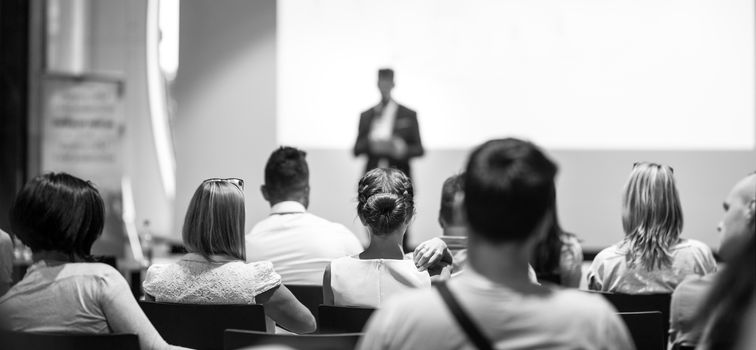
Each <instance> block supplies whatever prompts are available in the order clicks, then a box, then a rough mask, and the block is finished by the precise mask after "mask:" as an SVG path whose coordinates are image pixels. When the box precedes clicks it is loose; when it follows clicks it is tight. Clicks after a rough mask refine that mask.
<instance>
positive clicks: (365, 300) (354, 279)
mask: <svg viewBox="0 0 756 350" xmlns="http://www.w3.org/2000/svg"><path fill="white" fill-rule="evenodd" d="M430 285H431V280H430V275H429V274H428V272H427V271H423V272H420V271H418V270H417V267H415V263H414V262H413V261H412V260H411V259H404V260H395V259H368V260H361V259H359V258H353V257H350V256H345V257H342V258H338V259H335V260H333V261H331V290H333V301H334V304H335V305H337V306H361V307H378V306H379V305H380V304H381V303H382V302H384V301H385V300H386V299H388V298H390V297H391V296H392V295H394V294H396V293H397V292H401V291H404V290H407V289H413V288H430Z"/></svg>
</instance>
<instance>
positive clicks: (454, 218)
mask: <svg viewBox="0 0 756 350" xmlns="http://www.w3.org/2000/svg"><path fill="white" fill-rule="evenodd" d="M556 173H557V166H556V164H554V163H553V162H552V161H551V160H550V159H549V158H548V157H547V156H546V155H545V154H544V153H543V152H542V151H541V150H540V149H539V148H538V147H537V146H535V145H533V144H531V143H529V142H525V141H521V140H517V139H503V140H493V141H489V142H487V143H485V144H483V145H481V146H479V147H478V148H476V149H475V150H474V151H473V152H472V154H471V155H470V158H469V160H468V162H467V165H466V169H465V172H464V173H463V174H461V175H457V176H453V177H451V178H450V179H448V180H447V181H446V182H445V183H444V186H443V189H442V196H441V210H440V212H439V224H440V225H441V227H442V229H443V233H444V235H447V236H448V235H451V236H465V237H467V245H468V246H467V249H463V250H461V251H459V252H457V253H456V254H455V255H454V256H452V255H451V253H450V252H449V250H448V249H446V246H445V244H444V243H443V241H442V240H440V239H437V238H434V239H431V240H429V241H426V242H423V243H421V244H420V245H419V246H418V247H417V249H416V250H415V252H414V253H409V252H405V251H404V250H403V249H402V238H403V236H404V234H405V233H406V230H407V227H408V226H409V225H410V223H411V221H412V219H413V217H414V214H415V207H414V205H415V204H414V190H413V186H412V183H411V181H410V180H409V179H408V177H407V176H406V175H405V174H404V173H402V172H401V171H399V170H396V169H380V168H379V169H374V170H372V171H370V172H368V173H367V174H365V176H363V178H362V179H360V182H359V185H358V189H357V216H358V217H359V218H360V221H361V223H362V224H363V225H364V226H365V230H366V231H367V232H368V234H369V237H370V244H369V245H368V246H367V247H366V248H365V249H363V248H362V247H361V245H360V244H359V242H358V241H357V239H356V238H355V236H354V234H352V233H351V232H350V231H349V230H348V229H347V228H346V227H344V226H343V225H340V224H336V223H332V222H329V221H327V220H325V219H322V218H319V217H317V216H315V215H313V214H310V213H308V212H307V207H308V205H309V189H310V188H309V169H308V166H307V163H306V160H305V153H304V152H302V151H300V150H297V149H295V148H291V147H281V148H279V149H277V150H276V151H274V152H273V154H272V155H271V157H270V159H269V160H268V163H267V164H266V168H265V184H264V185H263V186H262V187H261V192H262V194H263V197H264V198H265V199H266V200H267V201H268V202H269V203H270V205H271V215H270V216H269V217H268V218H266V219H265V220H263V221H262V222H260V223H258V224H257V225H255V227H254V228H253V229H252V231H251V232H250V233H249V234H247V235H246V236H245V234H244V223H245V214H244V213H245V210H244V207H245V203H244V201H245V200H244V182H243V181H242V180H241V179H235V178H230V179H218V178H215V179H208V180H205V181H203V182H202V183H201V184H200V186H199V187H198V189H197V191H196V192H195V193H194V196H193V197H192V199H191V202H190V205H189V208H188V209H187V213H186V216H185V221H184V226H183V228H182V238H183V241H184V245H185V247H186V248H187V250H188V254H186V255H185V256H183V257H182V258H181V259H180V260H179V261H178V262H176V263H173V264H166V265H153V266H151V267H150V268H149V270H148V272H147V276H146V279H145V281H144V285H143V287H144V290H145V293H146V297H147V298H148V299H153V300H157V301H163V302H175V303H201V304H207V303H210V304H217V303H222V304H252V303H257V304H263V305H265V310H266V313H267V314H268V316H270V317H271V318H272V319H273V320H274V321H276V322H277V323H278V324H279V325H281V326H282V327H284V328H286V329H288V330H290V331H293V332H297V333H306V332H311V331H313V330H314V329H315V320H314V317H313V316H312V314H311V313H310V312H309V311H308V310H307V308H305V307H304V306H303V305H302V304H301V303H300V302H299V301H298V300H297V299H296V298H295V297H294V296H293V295H292V294H291V292H290V291H289V290H288V288H286V284H292V285H321V283H322V287H323V292H324V303H326V304H335V305H349V306H367V307H379V306H380V308H379V310H378V311H377V312H376V313H375V314H374V316H373V318H372V319H371V321H370V322H369V324H368V327H367V328H366V332H367V333H366V335H365V337H364V338H363V340H362V341H361V344H360V347H361V348H365V349H373V348H383V349H400V348H407V349H412V348H428V349H430V348H434V349H436V348H438V349H444V348H447V349H452V348H460V347H465V346H468V345H466V344H470V343H473V344H475V345H476V346H477V347H479V348H493V347H496V348H510V347H520V348H539V347H544V346H551V347H573V348H574V347H578V348H585V349H608V348H613V349H631V348H632V347H633V345H632V341H631V340H630V339H629V335H628V332H627V330H626V328H625V326H624V324H623V323H622V321H621V320H620V319H619V317H618V316H617V315H616V313H615V310H614V309H613V308H612V307H611V306H610V305H609V304H608V303H607V302H606V301H605V300H604V299H603V298H601V297H600V296H598V295H591V294H589V293H585V292H580V291H577V290H571V289H562V288H559V287H556V286H553V285H551V284H549V283H547V284H543V285H541V284H538V282H537V281H538V279H537V278H536V273H537V274H538V276H540V277H541V279H542V280H543V281H546V282H555V283H557V284H562V285H564V286H568V287H577V285H578V284H579V281H580V279H581V273H580V264H581V262H582V250H581V249H580V245H579V243H578V241H577V238H576V236H575V235H574V234H571V233H567V232H565V231H564V230H562V228H561V227H560V225H559V222H558V215H557V210H556V188H555V182H554V179H555V176H556ZM622 200H623V215H622V223H623V229H624V231H625V238H624V239H623V240H622V241H621V242H619V243H617V244H615V245H613V246H611V247H609V248H607V249H604V250H603V251H602V252H601V253H599V254H598V255H597V257H596V259H594V261H593V263H592V264H591V267H590V269H589V273H588V275H587V276H586V278H587V280H588V285H589V288H590V289H594V290H601V291H610V292H621V293H641V294H643V293H671V292H673V291H675V293H674V295H673V299H672V306H671V307H672V310H671V317H672V320H671V322H672V330H671V333H672V336H671V341H673V342H674V343H678V344H696V343H697V342H698V341H699V338H700V337H701V333H703V337H702V338H701V339H702V340H701V344H702V346H703V347H704V348H707V349H708V348H712V349H713V348H716V349H720V348H722V349H729V348H734V346H735V342H736V340H737V339H738V338H739V337H740V336H741V333H742V330H743V329H744V328H742V327H741V326H739V322H740V321H741V320H742V319H744V318H745V317H746V311H745V310H746V309H747V306H748V305H750V304H752V303H753V300H754V298H753V288H754V276H753V275H754V266H753V263H752V261H753V254H754V244H755V243H754V237H755V236H756V227H754V225H756V219H755V217H756V208H755V207H756V174H751V175H749V177H747V178H745V179H744V180H742V181H741V182H739V183H738V184H737V185H736V186H735V188H734V189H733V190H732V192H731V193H730V195H729V196H728V197H727V199H726V202H725V217H724V219H723V221H722V223H721V224H720V227H719V229H720V231H721V232H722V247H721V248H720V253H721V255H722V258H723V259H724V260H726V261H727V262H728V263H731V264H736V265H737V266H738V268H726V269H724V270H723V271H722V272H720V273H717V274H714V275H711V273H712V272H715V271H716V262H715V261H714V258H713V255H712V253H711V251H710V249H709V248H708V247H707V246H705V245H704V244H703V243H701V242H698V241H694V240H690V239H684V238H681V237H680V236H681V233H682V223H683V220H682V211H681V206H680V201H679V196H678V193H677V188H676V185H675V181H674V173H673V170H672V168H670V167H668V166H665V165H660V164H655V163H636V164H635V165H634V167H633V170H632V172H631V174H630V178H629V179H628V182H627V184H626V186H625V191H624V194H623V198H622ZM103 214H104V213H103V204H102V199H101V197H100V195H99V193H98V192H97V190H96V188H95V187H94V186H93V185H92V184H91V183H89V182H86V181H83V180H81V179H78V178H76V177H73V176H70V175H67V174H63V173H58V174H56V173H50V174H45V175H41V176H38V177H36V178H34V179H32V180H31V181H30V182H29V183H28V184H27V185H26V186H25V187H24V189H22V191H21V192H20V193H19V195H18V197H17V198H16V201H15V203H14V205H13V208H12V210H11V220H12V230H11V233H12V234H13V235H14V236H16V237H17V238H18V239H19V240H20V241H21V242H22V243H23V244H26V245H27V246H29V247H30V248H31V249H32V252H33V260H34V264H33V265H32V266H31V267H30V268H29V270H28V272H27V274H26V276H24V278H23V280H22V281H20V282H19V283H18V284H16V285H15V286H13V287H12V288H11V289H10V290H9V291H8V293H7V294H6V295H4V296H2V297H0V315H2V316H3V318H2V320H0V321H2V323H3V325H4V326H5V327H8V328H10V329H14V330H20V331H32V332H39V331H42V332H77V333H108V332H118V333H135V334H137V335H139V339H140V345H141V347H142V348H143V349H160V348H170V347H171V346H170V345H168V344H166V343H165V341H163V339H162V338H161V337H160V335H159V334H157V332H156V331H155V329H154V327H152V325H151V324H150V322H149V321H148V320H147V318H146V317H145V315H144V313H143V312H142V311H141V309H140V308H139V306H138V305H137V303H136V302H135V300H134V298H133V297H132V296H131V294H130V292H129V291H130V289H129V288H128V286H127V284H126V281H125V280H124V279H123V277H122V276H121V275H120V274H119V273H118V272H117V271H116V270H115V269H113V268H112V267H110V266H108V265H104V264H99V263H94V262H91V261H92V259H91V256H90V249H91V246H92V244H93V242H94V241H95V240H96V239H97V237H99V235H100V234H101V232H102V227H103V221H104V216H103ZM5 241H8V240H5ZM3 242H4V240H3V234H2V232H0V249H4V247H5V246H7V245H4V244H3ZM3 254H4V256H8V255H5V253H4V252H3ZM10 256H12V247H11V255H10ZM749 259H750V260H749ZM749 262H751V263H750V264H749ZM531 264H532V266H531ZM533 266H535V270H534V269H533ZM741 267H742V268H741ZM0 270H2V271H0V295H2V292H3V285H4V284H3V281H4V280H7V279H8V278H5V277H4V272H5V273H9V272H6V271H5V269H4V268H0ZM450 275H451V277H453V278H451V279H449V278H450ZM432 280H438V281H439V283H438V284H437V288H435V290H434V288H431V281H432ZM447 280H448V281H447ZM683 281H684V282H683ZM534 282H535V283H534ZM681 282H682V283H681ZM707 292H708V294H707ZM706 295H708V296H706ZM31 305H34V307H30V306H31ZM699 306H702V307H700V308H699ZM71 315H74V316H73V317H71ZM470 319H471V320H472V321H470Z"/></svg>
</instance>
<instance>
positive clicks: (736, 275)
mask: <svg viewBox="0 0 756 350" xmlns="http://www.w3.org/2000/svg"><path fill="white" fill-rule="evenodd" d="M751 230H752V231H751V232H753V230H754V227H753V226H751ZM741 243H742V244H741V245H738V246H737V247H736V249H737V250H736V252H735V256H734V257H732V259H731V260H730V261H729V262H728V264H729V267H727V268H725V269H724V270H723V271H722V272H721V273H719V274H718V276H717V277H716V279H715V281H714V285H713V286H712V288H711V290H710V291H709V293H708V294H707V295H706V299H704V301H703V304H702V305H701V307H700V308H699V309H698V314H697V316H698V318H697V322H700V323H704V322H705V326H704V328H703V329H704V331H703V335H702V336H701V342H700V344H699V345H698V347H696V349H701V350H710V349H711V350H730V349H735V348H736V345H737V342H738V340H739V339H741V338H743V337H744V336H745V335H746V334H749V333H753V328H745V327H746V325H747V324H748V322H747V321H748V320H747V317H748V314H747V311H748V308H749V306H751V305H753V303H754V300H756V299H754V293H756V292H754V287H756V284H755V283H754V280H755V279H756V264H754V262H756V235H754V234H750V235H748V237H743V239H742V240H741Z"/></svg>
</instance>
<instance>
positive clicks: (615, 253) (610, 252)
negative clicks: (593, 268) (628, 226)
mask: <svg viewBox="0 0 756 350" xmlns="http://www.w3.org/2000/svg"><path fill="white" fill-rule="evenodd" d="M625 253H626V252H625V249H624V248H623V247H622V242H617V243H614V244H612V245H610V246H608V247H606V248H604V249H601V251H599V252H598V254H596V257H595V258H594V259H593V261H594V262H595V261H603V260H608V259H613V258H617V257H624V256H625Z"/></svg>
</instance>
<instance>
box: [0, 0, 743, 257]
mask: <svg viewBox="0 0 756 350" xmlns="http://www.w3.org/2000/svg"><path fill="white" fill-rule="evenodd" d="M0 29H1V32H0V47H1V49H0V67H1V68H2V72H1V73H2V98H3V101H2V105H1V108H2V117H1V118H0V128H1V130H2V132H1V133H0V228H1V229H3V230H5V231H10V227H9V224H8V208H9V205H10V203H11V202H12V200H13V197H14V195H15V193H16V192H17V191H18V190H19V189H20V187H21V186H22V185H23V183H24V182H25V181H27V180H28V179H29V178H31V177H33V176H36V175H38V174H40V173H42V172H46V171H67V172H70V173H72V174H74V175H77V176H80V177H82V178H85V179H90V180H91V181H93V182H94V183H95V184H97V186H98V187H99V188H100V190H101V193H102V194H103V197H104V198H105V200H106V202H107V208H108V217H107V225H106V230H105V234H104V235H103V237H102V238H101V239H100V240H99V241H98V242H97V243H96V245H95V248H94V249H95V253H97V254H102V255H115V256H117V257H119V258H124V259H132V258H136V259H140V258H141V254H143V252H144V251H143V250H142V247H141V246H142V245H145V244H146V245H148V246H149V245H150V244H151V243H150V242H153V241H156V242H180V232H181V224H182V222H183V216H184V212H185V210H186V207H187V204H188V202H189V199H190V197H191V195H192V193H193V192H194V190H195V189H196V187H197V186H198V185H199V183H200V182H201V181H202V180H203V179H206V178H211V177H239V178H243V179H244V180H245V182H246V184H247V186H246V190H245V194H246V210H247V216H246V217H247V223H246V226H247V229H248V230H249V229H250V228H251V227H252V226H253V225H254V224H255V223H256V222H257V221H259V220H260V219H262V218H264V217H265V216H267V215H268V203H267V202H265V201H264V200H263V198H262V196H261V195H260V194H259V191H258V188H259V185H260V184H262V182H263V169H264V165H265V162H266V160H267V158H268V156H269V155H270V153H271V152H272V151H273V150H274V148H275V147H277V146H279V145H291V146H296V147H300V148H302V149H303V150H305V151H306V152H307V153H308V156H307V159H308V162H309V165H310V173H311V178H310V183H311V184H310V185H311V206H310V210H311V211H312V212H314V213H316V214H317V215H320V216H322V217H325V218H327V219H329V220H332V221H337V222H340V223H342V224H344V225H346V226H347V227H349V228H350V229H352V231H353V232H355V234H357V235H358V237H359V238H360V239H361V240H363V242H364V241H365V240H366V236H365V234H364V232H363V229H362V227H361V225H360V222H359V220H358V219H357V217H356V211H355V205H356V200H355V197H356V195H355V193H356V184H357V180H358V179H359V177H360V176H361V174H362V171H363V169H364V159H359V158H354V157H353V155H352V153H351V147H352V145H353V143H354V140H355V138H356V134H357V123H358V117H359V113H360V112H361V111H363V110H365V109H367V108H369V107H370V106H372V105H374V104H375V103H377V102H378V100H379V94H378V90H377V89H376V85H375V84H376V79H377V77H376V71H377V69H378V68H381V67H392V68H394V69H395V71H396V90H395V94H394V95H395V97H396V99H397V100H398V101H399V102H401V103H402V104H405V105H407V106H409V107H410V108H413V109H415V110H417V112H418V118H419V122H420V131H421V134H422V138H423V141H424V143H425V147H426V155H425V156H424V157H423V158H420V159H417V160H415V161H414V163H413V167H414V170H413V172H414V174H413V175H414V181H415V185H416V187H417V189H416V206H417V213H418V215H417V217H416V219H415V222H414V224H413V226H412V228H411V238H410V239H411V243H413V244H417V243H419V242H421V241H423V240H425V239H428V238H431V237H434V236H438V235H440V232H441V230H440V228H439V226H438V223H437V213H438V207H439V199H440V189H441V184H442V182H443V180H444V179H445V178H447V177H448V176H450V175H452V174H454V173H457V172H459V171H460V170H461V169H462V167H463V165H464V163H465V160H466V156H467V154H468V153H469V151H470V149H471V148H472V147H474V146H475V145H477V144H479V143H482V142H483V141H485V140H487V139H490V138H494V137H505V136H517V137H523V138H528V139H531V140H533V141H535V142H536V143H538V144H540V145H542V146H543V147H544V148H546V150H547V151H548V152H549V153H550V154H551V156H552V157H553V158H554V159H555V160H556V161H557V162H558V163H559V165H560V174H559V178H558V205H559V216H560V220H561V222H562V226H563V227H564V228H565V229H566V230H567V231H570V232H574V233H575V234H577V235H578V237H579V238H580V239H581V240H582V241H583V246H584V249H585V250H586V252H587V253H589V252H590V251H597V250H598V249H601V248H603V247H606V246H608V245H610V244H612V243H614V242H616V241H619V240H620V239H621V238H622V237H623V233H622V227H621V213H620V209H621V202H620V200H621V193H622V187H623V185H624V182H625V180H626V178H627V176H628V175H629V172H630V170H631V168H632V165H633V163H634V162H636V161H654V162H659V163H665V164H669V165H670V166H672V167H673V168H674V171H675V176H676V178H677V181H678V186H679V187H678V188H679V190H680V196H681V200H682V203H683V211H684V215H685V227H684V231H683V235H684V236H687V237H689V238H696V239H699V240H701V241H703V242H705V243H707V244H709V245H711V246H712V247H713V248H716V242H717V241H718V237H717V233H716V226H717V223H718V222H719V219H720V217H721V202H722V200H723V197H724V196H725V195H726V194H727V191H728V190H729V189H730V187H731V185H732V183H734V182H735V181H736V180H737V179H739V178H741V177H742V176H743V175H744V174H746V173H748V172H751V171H753V170H756V116H755V114H754V107H755V106H756V101H755V97H756V94H755V93H756V91H755V89H754V82H756V73H755V71H754V65H755V64H756V59H755V58H754V52H756V42H755V39H754V37H755V35H754V32H755V29H754V4H753V2H752V1H744V0H716V1H715V0H709V1H707V0H694V1H673V0H664V1H658V0H657V1H623V0H610V1H588V0H569V1H547V0H537V1H525V0H521V1H506V2H492V1H483V0H476V1H458V0H457V1H421V0H412V1H382V2H371V1H362V0H357V1H345V0H344V1H336V0H334V1H315V0H301V1H300V0H257V1H244V0H214V1H202V0H130V1H120V0H3V1H2V2H0ZM140 236H141V237H142V238H141V240H142V241H141V243H140V238H139V237H140ZM179 244H180V243H179ZM587 255H588V254H587ZM588 256H590V255H588ZM588 256H587V258H588Z"/></svg>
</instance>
